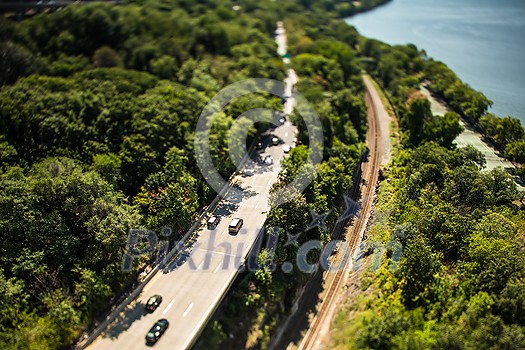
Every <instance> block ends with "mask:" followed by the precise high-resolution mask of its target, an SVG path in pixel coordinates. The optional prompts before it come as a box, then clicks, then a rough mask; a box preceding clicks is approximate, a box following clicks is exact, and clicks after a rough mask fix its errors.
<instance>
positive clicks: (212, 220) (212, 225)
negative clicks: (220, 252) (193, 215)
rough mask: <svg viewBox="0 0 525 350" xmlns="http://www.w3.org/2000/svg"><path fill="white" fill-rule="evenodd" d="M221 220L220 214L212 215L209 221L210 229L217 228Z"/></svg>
mask: <svg viewBox="0 0 525 350" xmlns="http://www.w3.org/2000/svg"><path fill="white" fill-rule="evenodd" d="M220 221H221V218H220V217H218V216H215V215H213V216H212V217H210V218H209V219H208V223H207V226H208V230H215V229H216V228H217V225H218V224H219V222H220Z"/></svg>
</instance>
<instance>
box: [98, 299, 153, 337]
mask: <svg viewBox="0 0 525 350" xmlns="http://www.w3.org/2000/svg"><path fill="white" fill-rule="evenodd" d="M146 315H147V311H146V309H145V304H144V303H142V302H137V303H135V304H133V306H132V307H130V306H128V307H126V308H125V309H124V311H122V312H121V313H120V314H119V315H118V316H117V318H116V319H115V321H114V322H113V323H112V324H111V325H110V326H109V327H108V330H107V331H106V332H105V333H104V335H103V336H102V337H103V338H110V339H116V338H118V337H119V336H120V334H121V333H122V332H125V331H126V330H128V329H129V327H131V325H132V324H133V322H135V321H138V320H140V319H141V318H142V317H144V316H146Z"/></svg>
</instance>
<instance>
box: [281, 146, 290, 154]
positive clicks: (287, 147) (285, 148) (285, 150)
mask: <svg viewBox="0 0 525 350" xmlns="http://www.w3.org/2000/svg"><path fill="white" fill-rule="evenodd" d="M291 149H292V147H290V145H283V151H284V153H289V152H290V150H291Z"/></svg>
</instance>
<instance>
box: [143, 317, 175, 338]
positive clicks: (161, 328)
mask: <svg viewBox="0 0 525 350" xmlns="http://www.w3.org/2000/svg"><path fill="white" fill-rule="evenodd" d="M169 325H170V323H169V322H168V320H167V319H165V318H161V319H160V320H158V321H157V323H155V325H154V326H153V327H151V329H150V330H149V332H148V334H146V344H155V343H156V342H157V341H158V340H159V338H160V337H161V336H162V335H163V334H164V332H166V329H168V326H169Z"/></svg>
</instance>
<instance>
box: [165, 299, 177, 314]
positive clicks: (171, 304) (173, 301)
mask: <svg viewBox="0 0 525 350" xmlns="http://www.w3.org/2000/svg"><path fill="white" fill-rule="evenodd" d="M173 303H175V299H173V300H172V301H171V303H169V304H168V306H167V307H166V308H165V309H164V312H162V314H163V315H166V313H167V312H168V311H169V310H170V309H171V307H172V306H173Z"/></svg>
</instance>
